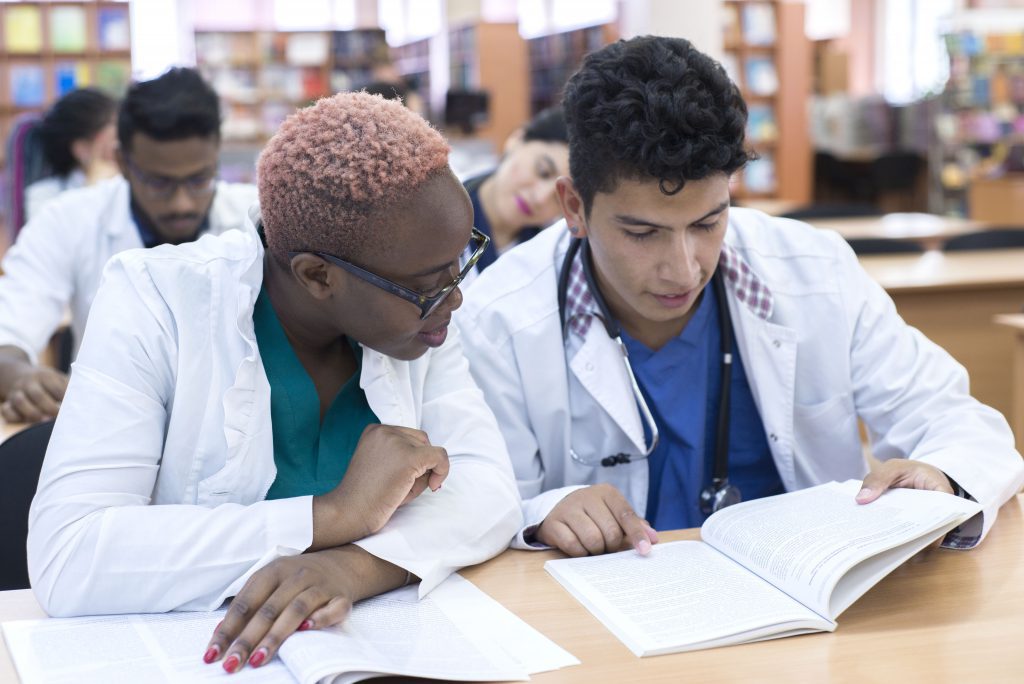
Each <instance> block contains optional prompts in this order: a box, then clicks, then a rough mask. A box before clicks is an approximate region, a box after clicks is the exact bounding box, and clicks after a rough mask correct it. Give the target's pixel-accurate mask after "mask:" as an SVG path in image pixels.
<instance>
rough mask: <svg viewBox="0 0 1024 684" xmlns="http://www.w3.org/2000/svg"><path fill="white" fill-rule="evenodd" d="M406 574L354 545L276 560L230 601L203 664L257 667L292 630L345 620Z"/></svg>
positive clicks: (400, 582)
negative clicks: (221, 662)
mask: <svg viewBox="0 0 1024 684" xmlns="http://www.w3.org/2000/svg"><path fill="white" fill-rule="evenodd" d="M407 577H409V575H408V573H407V572H406V571H405V570H403V569H402V568H400V567H398V566H397V565H392V564H391V563H388V562H387V561H384V560H381V559H380V558H377V557H376V556H373V555H371V554H370V553H367V552H366V551H364V550H362V549H361V548H359V547H358V546H343V547H340V548H335V549H327V550H324V551H317V552H315V553H305V554H302V555H299V556H289V557H287V558H278V559H277V560H275V561H273V562H272V563H270V564H269V565H267V566H265V567H263V568H261V569H260V570H258V571H256V573H254V574H253V575H252V577H250V578H249V581H248V582H246V583H245V586H244V587H242V590H241V591H240V592H238V595H237V596H235V598H234V599H233V600H232V601H231V606H230V607H229V608H228V612H227V615H226V616H225V617H224V621H223V622H221V623H220V624H219V625H218V626H217V629H216V630H215V631H214V633H213V638H212V639H210V643H209V645H208V646H207V649H206V654H205V655H204V656H203V660H204V661H206V662H207V663H213V662H216V661H218V660H221V659H222V658H223V660H224V669H225V670H227V671H228V672H229V673H232V672H237V671H238V670H240V669H241V668H242V667H243V666H244V665H245V663H246V662H248V663H249V664H250V665H252V666H253V667H259V666H260V665H262V664H263V663H265V662H267V661H269V660H270V659H271V658H273V657H274V655H275V654H276V653H277V651H278V649H279V648H280V647H281V644H282V643H283V642H284V640H285V639H287V638H288V637H289V636H291V635H292V634H294V633H295V632H296V631H303V630H306V629H320V628H323V627H330V626H331V625H336V624H339V623H341V622H342V621H344V620H345V618H346V616H348V614H349V611H351V610H352V604H353V603H355V602H356V601H358V600H360V599H364V598H367V597H369V596H376V595H377V594H380V593H383V592H385V591H389V590H391V589H394V588H396V587H400V586H402V585H403V584H405V581H406V578H407Z"/></svg>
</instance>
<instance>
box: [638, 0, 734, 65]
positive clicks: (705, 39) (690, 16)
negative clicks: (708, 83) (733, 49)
mask: <svg viewBox="0 0 1024 684" xmlns="http://www.w3.org/2000/svg"><path fill="white" fill-rule="evenodd" d="M619 32H620V33H621V35H622V37H623V38H633V37H634V36H642V35H648V34H650V35H658V36H671V37H675V38H686V39H687V40H688V41H690V42H691V43H693V44H694V46H695V47H696V48H697V49H698V50H700V51H701V52H705V53H707V54H708V55H710V56H711V57H714V58H715V59H721V58H722V54H723V49H722V33H723V32H722V0H619Z"/></svg>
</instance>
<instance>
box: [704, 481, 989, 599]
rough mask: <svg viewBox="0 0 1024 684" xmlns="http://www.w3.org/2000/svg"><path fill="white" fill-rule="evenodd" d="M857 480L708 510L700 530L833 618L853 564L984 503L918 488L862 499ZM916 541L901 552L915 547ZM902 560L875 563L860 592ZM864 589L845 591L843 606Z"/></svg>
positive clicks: (943, 526)
mask: <svg viewBox="0 0 1024 684" xmlns="http://www.w3.org/2000/svg"><path fill="white" fill-rule="evenodd" d="M860 485H861V483H860V481H859V480H849V481H847V482H843V483H838V482H830V483H828V484H824V485H820V486H818V487H811V488H809V489H804V490H800V491H796V492H789V493H787V494H780V495H778V496H772V497H767V498H764V499H758V500H756V501H748V502H744V503H741V504H737V505H735V506H730V507H729V508H725V509H722V510H721V511H719V512H717V513H715V514H714V515H712V516H711V517H710V518H708V520H707V521H706V522H705V523H704V526H703V527H702V528H701V536H702V537H703V538H704V540H705V541H706V542H708V543H709V544H711V545H712V546H714V547H715V548H717V549H718V550H719V551H721V552H722V553H724V554H726V555H727V556H729V557H731V558H733V559H734V560H736V562H738V563H740V564H741V565H743V566H744V567H747V568H749V569H750V570H751V571H753V572H755V573H757V574H758V575H760V576H761V577H763V578H764V579H766V580H768V581H769V582H771V583H772V584H774V585H775V586H777V587H779V588H780V589H782V590H783V591H785V592H786V593H788V594H789V595H790V596H792V597H793V598H795V599H797V600H798V601H800V602H801V603H803V604H804V605H806V606H807V607H809V608H811V609H812V610H814V611H815V612H817V613H818V614H819V615H822V616H826V617H829V618H832V619H834V618H835V617H836V614H833V613H832V612H831V610H830V608H829V600H830V597H831V595H832V590H833V588H834V587H835V585H836V584H837V583H838V582H839V581H840V579H842V577H843V575H844V574H845V573H846V572H847V571H849V570H850V569H851V568H853V567H854V566H856V565H857V564H859V563H861V562H862V561H864V560H866V559H868V558H870V557H872V556H875V555H876V554H879V553H881V552H883V551H886V550H888V549H895V548H897V547H901V546H904V545H906V544H908V543H909V542H911V541H913V540H916V539H921V540H922V542H923V543H921V544H919V545H918V547H919V548H923V547H924V546H926V545H927V544H928V542H930V541H934V540H935V539H938V538H939V537H940V536H941V535H942V534H944V533H945V532H946V531H947V530H949V529H951V528H952V527H953V526H955V525H956V524H959V523H960V522H963V521H964V520H967V519H968V518H970V517H971V516H972V515H974V514H975V513H977V512H978V511H980V510H981V507H980V506H979V505H978V504H976V503H974V502H971V501H968V500H966V499H961V498H958V497H954V496H951V495H949V494H944V493H942V492H931V491H923V490H915V489H892V490H889V491H887V492H886V493H885V494H883V495H882V496H881V497H880V498H879V499H878V500H876V501H874V502H872V503H870V504H865V505H861V504H858V503H857V502H856V501H855V500H854V497H855V496H856V494H857V491H858V490H859V488H860ZM911 546H913V545H911ZM911 546H907V547H906V555H905V557H904V558H902V560H906V558H909V557H910V556H911V555H913V553H914V552H915V550H914V549H913V548H911ZM902 560H900V559H899V558H895V559H894V558H892V557H888V558H887V560H886V563H884V564H882V565H880V566H877V567H874V568H873V570H874V571H875V572H876V576H873V577H871V578H869V579H865V578H863V577H862V578H859V581H858V582H857V586H858V587H860V589H861V594H863V592H864V591H867V589H868V588H870V587H871V586H873V585H874V584H875V583H876V582H877V581H878V580H880V579H881V578H882V577H884V576H885V574H888V572H890V571H891V570H893V569H894V568H895V567H897V566H898V565H899V563H900V562H902ZM864 567H870V566H868V565H866V566H864ZM879 573H880V574H879ZM859 596H860V594H857V595H856V596H846V597H844V601H843V603H844V604H845V605H842V608H845V607H846V606H848V605H849V604H850V603H852V602H853V601H854V600H856V599H857V598H858V597H859Z"/></svg>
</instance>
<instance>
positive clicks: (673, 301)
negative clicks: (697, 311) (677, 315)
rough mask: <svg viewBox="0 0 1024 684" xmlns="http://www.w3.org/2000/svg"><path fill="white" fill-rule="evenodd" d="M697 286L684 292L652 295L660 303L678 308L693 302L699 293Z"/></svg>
mask: <svg viewBox="0 0 1024 684" xmlns="http://www.w3.org/2000/svg"><path fill="white" fill-rule="evenodd" d="M697 292H698V290H697V288H694V289H692V290H689V291H687V292H684V293H682V294H664V295H659V294H652V296H653V297H654V298H655V299H656V300H657V301H658V303H659V304H661V305H662V306H664V307H665V308H667V309H678V308H680V307H683V306H687V305H689V304H690V303H692V302H693V297H694V294H695V293H697Z"/></svg>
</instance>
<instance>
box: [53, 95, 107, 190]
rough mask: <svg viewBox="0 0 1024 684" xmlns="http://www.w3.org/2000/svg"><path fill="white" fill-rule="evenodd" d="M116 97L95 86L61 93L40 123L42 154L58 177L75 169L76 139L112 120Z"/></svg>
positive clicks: (92, 133)
mask: <svg viewBox="0 0 1024 684" xmlns="http://www.w3.org/2000/svg"><path fill="white" fill-rule="evenodd" d="M116 114H117V100H115V99H114V98H112V97H110V96H109V95H107V94H106V93H104V92H103V91H101V90H97V89H96V88H79V89H78V90H72V91H71V92H70V93H68V94H67V95H65V96H63V97H62V98H60V99H59V100H57V102H55V103H54V105H53V107H51V108H50V110H49V111H48V112H47V113H46V116H44V117H43V120H42V121H41V122H40V123H39V135H40V138H41V139H42V141H43V154H44V155H45V156H46V161H47V163H49V165H50V169H51V170H52V171H53V173H54V174H55V175H57V176H61V177H64V176H67V175H68V174H69V173H71V172H72V171H74V170H75V169H76V168H78V160H77V159H75V155H74V154H73V153H72V152H71V146H72V144H74V142H75V141H76V140H89V139H91V138H93V137H95V136H96V134H97V133H99V132H100V131H102V130H103V129H104V128H105V127H107V126H108V125H110V124H111V123H113V122H114V117H115V115H116Z"/></svg>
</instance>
